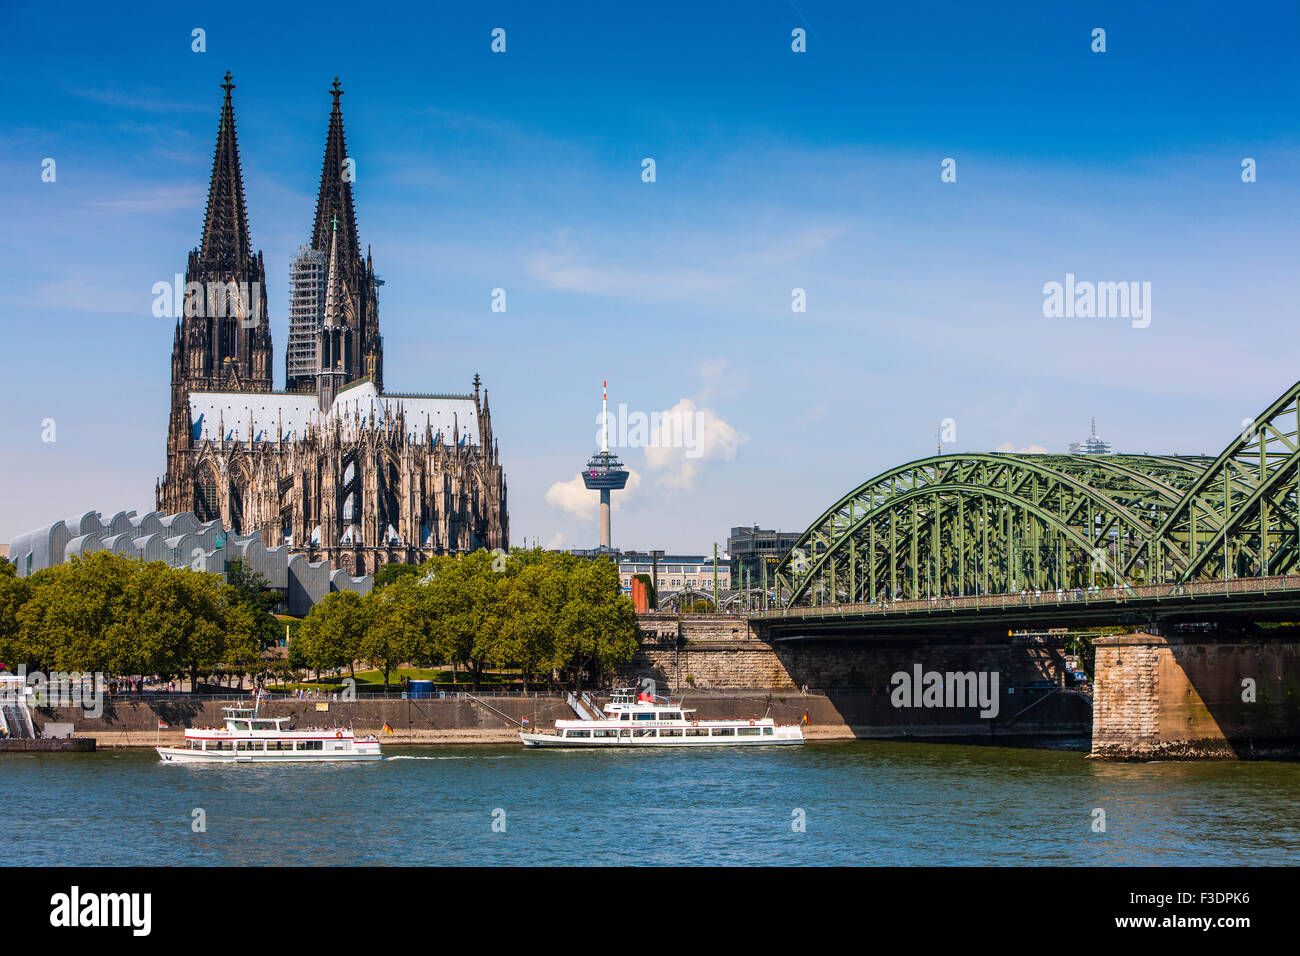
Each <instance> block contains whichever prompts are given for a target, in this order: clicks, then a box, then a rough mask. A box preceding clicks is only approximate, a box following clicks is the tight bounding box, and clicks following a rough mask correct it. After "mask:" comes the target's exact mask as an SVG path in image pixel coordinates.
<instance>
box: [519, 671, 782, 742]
mask: <svg viewBox="0 0 1300 956" xmlns="http://www.w3.org/2000/svg"><path fill="white" fill-rule="evenodd" d="M642 683H643V685H644V689H640V688H639V687H620V688H618V689H616V690H615V691H614V692H613V693H612V695H611V697H610V702H609V703H608V704H606V705H605V707H604V710H603V712H601V714H600V715H599V716H594V717H593V716H592V715H591V714H590V712H588V719H585V720H557V721H556V722H555V730H554V731H551V732H549V733H545V732H541V733H528V732H524V733H521V734H520V735H519V737H520V739H521V740H523V742H524V746H525V747H752V746H761V745H764V744H801V743H803V731H802V730H800V729H799V727H798V726H797V725H795V726H784V727H781V726H777V724H776V721H774V720H772V719H771V718H770V717H764V718H761V719H755V720H695V719H693V718H692V717H691V716H690V715H691V714H693V713H695V711H694V710H692V709H690V708H686V707H682V706H681V705H680V704H673V703H671V702H670V701H669V700H668V698H666V697H656V696H655V693H654V682H653V681H650V680H646V681H643V682H642ZM593 709H594V708H593Z"/></svg>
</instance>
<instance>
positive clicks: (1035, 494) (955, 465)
mask: <svg viewBox="0 0 1300 956" xmlns="http://www.w3.org/2000/svg"><path fill="white" fill-rule="evenodd" d="M1298 502H1300V383H1297V384H1296V385H1294V386H1292V387H1291V388H1290V389H1289V390H1288V391H1287V392H1286V393H1285V394H1284V395H1282V396H1281V397H1279V398H1278V399H1277V401H1275V402H1273V404H1271V405H1270V406H1269V407H1268V408H1267V409H1265V410H1264V411H1263V412H1262V413H1261V414H1260V415H1259V416H1257V417H1256V418H1255V419H1254V420H1253V421H1252V422H1250V423H1249V424H1248V425H1247V426H1246V427H1244V428H1243V430H1242V432H1241V434H1239V435H1238V436H1236V438H1234V439H1233V441H1232V442H1231V443H1230V444H1229V445H1228V447H1227V448H1225V449H1224V450H1223V453H1222V454H1220V455H1219V456H1218V457H1217V458H1213V459H1212V458H1207V457H1199V456H1159V455H1095V456H1092V455H1030V454H1002V453H989V454H970V455H938V456H935V457H932V458H925V459H922V460H920V461H915V462H911V463H910V464H906V465H902V466H901V467H898V468H894V469H892V470H890V471H887V472H884V473H883V474H880V475H877V476H876V477H874V478H872V479H871V480H870V481H868V482H866V483H865V484H863V485H860V486H859V487H857V488H855V489H854V490H853V491H851V492H850V493H849V494H847V495H845V496H844V497H843V498H841V499H840V500H839V501H837V502H835V504H833V505H832V506H831V507H830V508H829V509H827V511H826V512H825V513H824V514H823V515H822V516H821V517H820V518H818V519H817V520H816V521H815V522H813V524H812V525H811V526H810V527H809V528H808V530H807V531H805V532H804V533H803V535H802V536H801V537H800V539H799V541H798V542H797V543H796V544H795V545H794V547H792V548H791V549H790V551H789V552H787V554H786V555H785V556H784V557H783V558H782V559H781V561H780V563H779V564H778V565H777V569H776V585H777V587H776V591H777V593H778V594H784V595H785V599H786V602H787V603H790V604H794V603H813V604H828V603H829V604H840V603H861V602H872V601H887V600H897V599H901V600H920V599H925V598H930V597H942V596H969V595H976V594H1005V593H1008V592H1019V591H1022V590H1030V591H1035V590H1055V589H1058V588H1063V589H1073V588H1078V587H1092V586H1106V587H1114V586H1121V587H1137V586H1139V585H1153V584H1168V585H1170V586H1175V585H1179V584H1187V583H1189V582H1195V581H1202V580H1216V579H1225V578H1237V577H1253V576H1258V577H1265V576H1270V575H1281V574H1288V573H1292V572H1293V571H1295V570H1296V568H1297V564H1298V563H1300V530H1298V528H1300V509H1298V507H1297V503H1298Z"/></svg>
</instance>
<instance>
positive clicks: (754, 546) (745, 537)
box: [727, 525, 802, 587]
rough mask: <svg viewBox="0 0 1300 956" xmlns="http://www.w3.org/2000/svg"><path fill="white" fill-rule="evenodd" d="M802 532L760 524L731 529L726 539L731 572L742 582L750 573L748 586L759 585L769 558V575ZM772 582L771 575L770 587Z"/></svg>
mask: <svg viewBox="0 0 1300 956" xmlns="http://www.w3.org/2000/svg"><path fill="white" fill-rule="evenodd" d="M801 534H802V532H799V531H771V530H767V529H764V528H760V527H759V526H758V525H752V526H751V527H748V528H732V529H731V535H730V536H729V537H728V538H727V554H729V555H731V573H732V575H733V576H734V577H735V579H736V581H737V582H742V578H743V577H744V576H745V575H746V574H748V577H749V586H750V587H760V586H761V585H762V583H763V571H762V564H763V562H764V561H767V563H768V565H767V569H768V573H769V575H770V574H771V572H772V570H773V569H774V568H775V566H776V562H777V561H779V560H780V559H781V557H782V556H783V555H784V554H785V553H786V552H787V551H789V550H790V549H791V548H793V547H794V545H795V543H796V542H797V541H798V540H799V536H800V535H801ZM771 583H772V582H771V579H770V577H769V579H768V584H769V586H770V585H771Z"/></svg>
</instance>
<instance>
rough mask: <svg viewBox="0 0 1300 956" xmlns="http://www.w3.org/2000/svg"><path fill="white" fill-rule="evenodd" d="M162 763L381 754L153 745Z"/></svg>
mask: <svg viewBox="0 0 1300 956" xmlns="http://www.w3.org/2000/svg"><path fill="white" fill-rule="evenodd" d="M154 749H155V750H157V751H158V757H159V758H160V759H161V760H162V762H163V763H239V764H243V763H342V762H348V763H351V762H355V761H367V760H382V759H384V755H383V754H382V753H381V752H380V751H379V749H378V747H376V748H375V750H373V751H370V750H365V751H334V752H329V751H325V752H316V753H310V752H309V753H301V752H300V753H295V752H293V751H284V752H276V751H268V752H265V753H258V752H257V751H233V752H232V751H219V750H189V749H187V748H185V747H155V748H154Z"/></svg>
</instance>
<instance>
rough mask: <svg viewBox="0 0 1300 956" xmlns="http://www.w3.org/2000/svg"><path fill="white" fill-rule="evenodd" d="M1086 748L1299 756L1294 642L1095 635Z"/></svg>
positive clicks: (1119, 753)
mask: <svg viewBox="0 0 1300 956" xmlns="http://www.w3.org/2000/svg"><path fill="white" fill-rule="evenodd" d="M1252 698H1253V699H1252ZM1092 753H1093V756H1094V757H1101V758H1107V759H1117V760H1151V759H1158V758H1175V759H1207V758H1218V759H1232V758H1250V757H1295V756H1300V644H1297V643H1294V642H1264V643H1260V642H1255V643H1251V642H1245V641H1243V642H1231V641H1227V640H1223V641H1220V640H1207V639H1204V638H1200V639H1197V638H1183V637H1174V636H1168V637H1162V636H1158V635H1153V634H1144V633H1137V634H1125V635H1119V636H1116V637H1110V638H1105V639H1101V640H1098V641H1097V680H1096V706H1095V708H1094V711H1093V731H1092Z"/></svg>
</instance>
